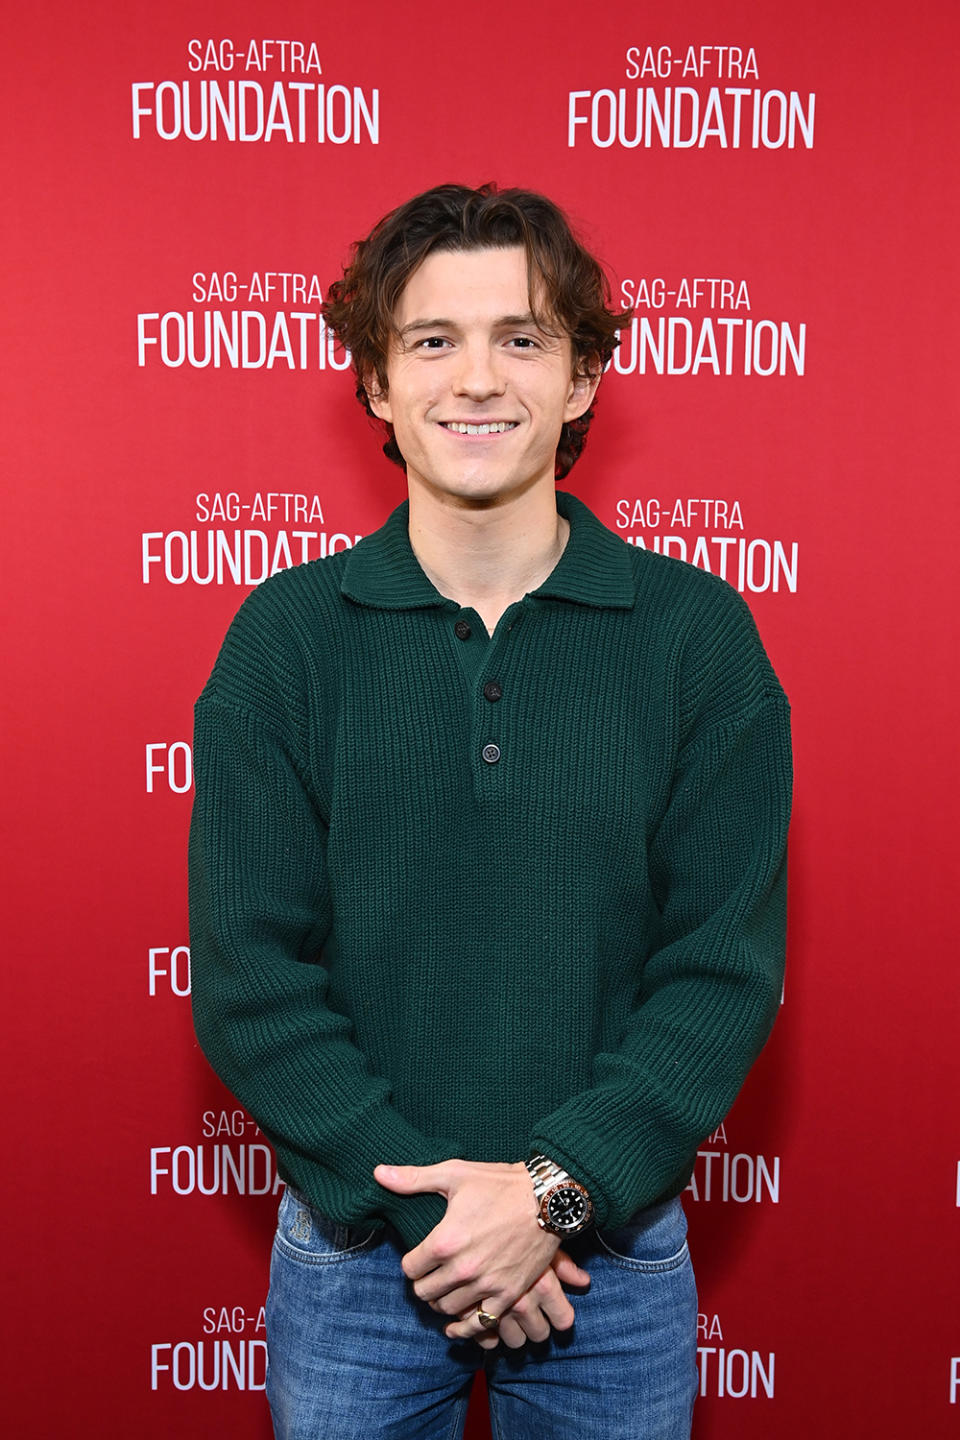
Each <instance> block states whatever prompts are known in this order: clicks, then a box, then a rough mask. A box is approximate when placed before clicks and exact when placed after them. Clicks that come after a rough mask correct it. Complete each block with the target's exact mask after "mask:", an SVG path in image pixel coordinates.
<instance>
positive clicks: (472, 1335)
mask: <svg viewBox="0 0 960 1440" xmlns="http://www.w3.org/2000/svg"><path fill="white" fill-rule="evenodd" d="M492 1303H493V1302H492V1301H488V1302H487V1303H486V1304H484V1303H483V1302H482V1301H478V1302H477V1304H476V1305H471V1306H470V1308H469V1309H467V1310H464V1311H462V1312H461V1314H460V1318H459V1320H454V1321H453V1322H452V1323H451V1324H449V1325H447V1326H445V1328H444V1332H443V1333H444V1335H446V1337H447V1339H448V1340H477V1341H480V1340H482V1339H483V1338H484V1337H487V1338H489V1337H491V1336H493V1337H494V1338H495V1339H497V1338H499V1337H498V1331H497V1329H496V1328H495V1327H494V1326H491V1325H483V1324H481V1322H480V1313H479V1312H480V1310H481V1309H482V1310H485V1311H486V1313H487V1314H488V1315H496V1314H497V1313H498V1312H497V1311H496V1310H491V1308H490V1307H491V1305H492Z"/></svg>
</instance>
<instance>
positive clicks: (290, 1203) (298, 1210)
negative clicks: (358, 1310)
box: [274, 1185, 376, 1265]
mask: <svg viewBox="0 0 960 1440" xmlns="http://www.w3.org/2000/svg"><path fill="white" fill-rule="evenodd" d="M375 1234H376V1229H375V1227H374V1226H372V1225H369V1224H362V1225H359V1226H358V1225H342V1224H340V1223H339V1222H338V1221H336V1220H328V1219H327V1217H326V1215H322V1214H321V1213H320V1211H319V1210H315V1209H314V1208H313V1206H312V1205H311V1204H310V1203H309V1202H308V1201H307V1200H306V1199H305V1197H304V1196H303V1195H301V1194H300V1192H299V1190H295V1189H294V1188H293V1186H292V1185H288V1186H287V1187H286V1189H285V1190H284V1192H283V1198H282V1199H281V1201H280V1208H279V1211H278V1212H277V1233H276V1236H275V1238H274V1246H275V1248H276V1249H278V1250H279V1251H280V1252H281V1253H282V1254H284V1255H286V1256H288V1257H289V1258H290V1259H292V1260H299V1261H301V1262H302V1263H303V1264H305V1265H332V1264H336V1263H337V1262H338V1261H341V1260H350V1259H351V1258H353V1257H354V1256H357V1255H359V1254H361V1253H362V1252H363V1251H364V1250H366V1249H367V1248H368V1247H369V1246H370V1244H371V1242H372V1240H373V1238H374V1235H375Z"/></svg>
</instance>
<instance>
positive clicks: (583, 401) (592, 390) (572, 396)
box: [563, 357, 603, 421]
mask: <svg viewBox="0 0 960 1440" xmlns="http://www.w3.org/2000/svg"><path fill="white" fill-rule="evenodd" d="M590 363H591V362H590V360H589V359H588V360H583V361H581V362H580V368H579V369H578V371H577V373H576V374H575V375H574V376H573V378H572V379H571V381H570V389H569V391H568V393H567V403H566V405H565V406H564V410H563V418H564V421H568V420H579V418H580V416H581V415H583V414H585V413H586V411H587V410H589V409H590V406H591V405H592V404H593V397H594V396H595V395H596V393H597V386H598V385H599V384H600V376H601V374H602V373H603V372H602V371H601V369H600V365H599V360H598V359H597V357H594V358H593V363H594V364H595V365H596V366H597V368H596V371H595V372H593V371H590V370H588V369H587V368H586V367H587V365H588V364H590Z"/></svg>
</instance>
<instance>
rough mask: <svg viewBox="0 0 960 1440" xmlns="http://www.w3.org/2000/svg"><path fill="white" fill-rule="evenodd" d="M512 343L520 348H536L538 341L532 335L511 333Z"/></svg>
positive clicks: (510, 340) (510, 342)
mask: <svg viewBox="0 0 960 1440" xmlns="http://www.w3.org/2000/svg"><path fill="white" fill-rule="evenodd" d="M507 343H508V344H510V345H515V346H516V347H517V349H518V350H536V348H537V342H536V340H534V338H533V336H532V335H511V337H510V339H509V341H508V342H507Z"/></svg>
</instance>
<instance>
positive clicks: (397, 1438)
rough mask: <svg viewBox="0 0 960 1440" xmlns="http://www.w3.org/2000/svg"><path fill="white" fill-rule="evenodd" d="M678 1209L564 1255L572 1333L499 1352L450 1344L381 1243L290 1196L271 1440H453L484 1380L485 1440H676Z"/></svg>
mask: <svg viewBox="0 0 960 1440" xmlns="http://www.w3.org/2000/svg"><path fill="white" fill-rule="evenodd" d="M686 1228H687V1227H686V1219H685V1217H684V1214H683V1209H682V1207H681V1204H680V1201H679V1200H671V1201H669V1202H668V1203H667V1204H665V1205H657V1206H653V1207H652V1208H651V1209H649V1210H646V1211H644V1212H643V1213H642V1214H641V1215H639V1216H638V1217H637V1218H636V1219H635V1221H633V1222H632V1223H631V1224H629V1225H625V1226H623V1227H622V1228H621V1229H619V1230H610V1231H600V1232H594V1231H588V1232H586V1234H584V1235H582V1236H578V1237H577V1238H576V1239H574V1240H572V1241H568V1242H567V1245H566V1248H567V1249H568V1251H569V1252H570V1254H571V1255H573V1257H574V1259H576V1260H577V1262H578V1263H579V1264H581V1265H583V1266H584V1268H585V1269H586V1270H588V1271H589V1273H590V1276H591V1285H590V1289H589V1291H588V1292H587V1293H586V1294H574V1295H573V1296H572V1301H573V1306H574V1310H575V1313H576V1321H575V1323H574V1326H573V1329H572V1330H570V1331H567V1332H559V1331H555V1332H554V1333H553V1334H552V1335H551V1336H550V1338H549V1339H548V1340H545V1341H543V1342H542V1343H538V1344H531V1343H528V1344H527V1345H526V1346H525V1347H524V1348H523V1349H522V1350H509V1349H507V1348H506V1347H505V1346H503V1345H500V1346H498V1348H497V1349H496V1350H494V1351H485V1350H481V1349H480V1348H479V1346H477V1345H475V1344H473V1343H472V1342H469V1343H463V1342H460V1343H453V1342H451V1341H449V1340H447V1339H446V1337H445V1336H444V1334H443V1327H444V1325H445V1324H446V1323H447V1321H446V1319H445V1317H443V1316H438V1315H436V1314H435V1313H434V1312H433V1311H432V1310H431V1309H430V1308H429V1306H427V1305H425V1304H424V1303H423V1302H422V1301H419V1300H418V1299H417V1298H416V1296H415V1295H414V1294H413V1291H412V1289H411V1288H410V1286H409V1284H408V1283H407V1281H406V1280H405V1278H404V1276H403V1273H402V1271H401V1269H400V1257H401V1255H402V1253H403V1247H402V1245H401V1242H400V1240H399V1237H398V1236H397V1235H396V1233H395V1232H393V1231H392V1230H390V1229H387V1230H380V1231H377V1232H371V1231H370V1230H369V1228H360V1229H348V1228H347V1227H346V1226H342V1225H336V1224H333V1223H332V1222H331V1221H328V1220H326V1219H325V1218H324V1217H323V1216H321V1215H319V1214H318V1213H317V1211H315V1210H314V1209H312V1208H311V1207H310V1206H309V1205H308V1204H307V1202H306V1201H305V1200H304V1199H303V1198H302V1196H300V1195H298V1194H297V1192H296V1191H295V1190H293V1189H289V1188H288V1189H287V1191H286V1192H285V1194H284V1196H283V1199H282V1201H281V1203H280V1215H279V1225H278V1229H277V1235H276V1239H275V1241H274V1247H273V1257H272V1262H271V1268H270V1293H269V1296H268V1299H267V1345H268V1354H269V1364H268V1373H267V1396H268V1398H269V1401H270V1409H271V1413H272V1415H273V1424H274V1430H275V1433H276V1436H277V1440H376V1437H383V1440H408V1437H410V1440H413V1437H424V1440H457V1437H459V1436H461V1435H462V1433H463V1425H464V1420H465V1417H466V1411H467V1403H468V1399H469V1395H470V1387H471V1383H472V1381H473V1377H474V1374H475V1372H476V1371H477V1370H480V1369H482V1370H484V1371H485V1372H486V1377H487V1387H488V1393H489V1397H490V1422H491V1428H492V1432H493V1435H494V1437H495V1440H567V1437H570V1440H574V1437H575V1440H687V1437H689V1434H690V1424H691V1418H692V1412H693V1401H694V1396H695V1394H696V1389H697V1373H696V1345H697V1337H696V1319H697V1314H696V1312H697V1296H696V1287H695V1284H694V1279H693V1270H692V1267H691V1264H690V1256H689V1253H688V1250H687V1242H686Z"/></svg>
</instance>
